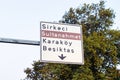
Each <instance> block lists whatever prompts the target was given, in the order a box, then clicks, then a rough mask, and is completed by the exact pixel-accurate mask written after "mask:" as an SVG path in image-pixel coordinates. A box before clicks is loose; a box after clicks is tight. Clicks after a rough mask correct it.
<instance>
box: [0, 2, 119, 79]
mask: <svg viewBox="0 0 120 80" xmlns="http://www.w3.org/2000/svg"><path fill="white" fill-rule="evenodd" d="M98 2H99V0H0V37H1V38H13V39H22V40H34V41H40V21H46V22H58V21H59V20H61V19H62V16H63V15H64V14H65V12H66V11H68V10H69V8H70V7H73V8H77V7H78V6H79V5H80V4H83V3H98ZM106 7H108V8H109V7H110V8H111V9H113V10H114V12H115V14H116V18H115V20H114V21H115V24H114V25H113V27H112V28H114V29H120V27H119V25H120V22H119V21H120V15H119V14H120V8H119V7H120V5H119V1H118V2H117V1H114V0H106ZM39 59H40V47H39V46H32V45H20V44H8V43H0V80H21V79H24V78H25V76H26V75H25V73H24V70H25V69H26V68H27V67H32V66H31V64H32V63H33V61H36V60H39ZM118 68H120V67H118Z"/></svg>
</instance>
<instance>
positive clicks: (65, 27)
mask: <svg viewBox="0 0 120 80" xmlns="http://www.w3.org/2000/svg"><path fill="white" fill-rule="evenodd" d="M40 61H41V62H51V63H65V64H84V56H83V39H82V27H81V26H79V25H70V24H59V23H50V22H40Z"/></svg>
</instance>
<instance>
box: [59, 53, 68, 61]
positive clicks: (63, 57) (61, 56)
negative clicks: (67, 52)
mask: <svg viewBox="0 0 120 80" xmlns="http://www.w3.org/2000/svg"><path fill="white" fill-rule="evenodd" d="M58 57H59V58H60V59H61V60H63V59H65V58H66V56H63V54H61V55H60V56H58Z"/></svg>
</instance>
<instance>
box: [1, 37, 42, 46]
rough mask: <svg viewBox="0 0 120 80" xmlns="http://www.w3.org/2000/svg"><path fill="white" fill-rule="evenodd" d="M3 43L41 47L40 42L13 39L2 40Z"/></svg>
mask: <svg viewBox="0 0 120 80" xmlns="http://www.w3.org/2000/svg"><path fill="white" fill-rule="evenodd" d="M0 42H1V43H13V44H25V45H36V46H39V45H40V41H31V40H20V39H11V38H0Z"/></svg>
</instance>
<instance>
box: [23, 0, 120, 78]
mask: <svg viewBox="0 0 120 80" xmlns="http://www.w3.org/2000/svg"><path fill="white" fill-rule="evenodd" d="M114 17H115V15H114V12H113V10H111V9H110V8H108V9H106V8H105V2H104V1H100V3H98V4H84V5H83V6H80V7H79V8H76V9H73V8H70V9H69V11H68V12H67V13H65V15H64V16H63V19H62V20H61V22H63V23H69V24H79V25H82V29H83V40H84V57H85V64H84V65H67V64H48V63H40V62H39V61H35V62H34V63H33V68H32V69H31V68H27V69H26V70H25V73H26V74H27V76H26V78H27V79H29V80H114V79H115V78H116V73H117V72H116V65H117V64H118V63H119V62H120V45H118V42H119V41H120V31H118V30H110V27H111V26H112V24H113V19H114ZM76 47H77V46H76ZM116 79H117V78H116Z"/></svg>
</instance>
